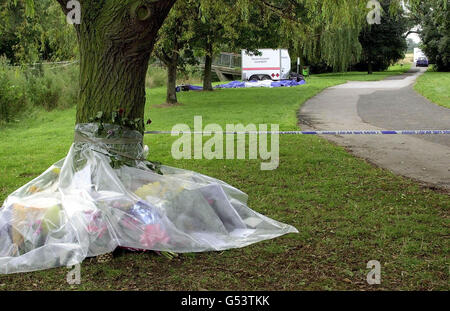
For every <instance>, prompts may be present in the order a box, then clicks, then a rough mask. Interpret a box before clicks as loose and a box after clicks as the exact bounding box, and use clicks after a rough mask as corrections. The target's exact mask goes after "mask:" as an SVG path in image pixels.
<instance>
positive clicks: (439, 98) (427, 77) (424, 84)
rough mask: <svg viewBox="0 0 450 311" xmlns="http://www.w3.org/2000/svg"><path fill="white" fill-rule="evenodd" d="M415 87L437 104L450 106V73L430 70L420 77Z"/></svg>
mask: <svg viewBox="0 0 450 311" xmlns="http://www.w3.org/2000/svg"><path fill="white" fill-rule="evenodd" d="M414 89H415V90H416V91H417V92H419V93H420V94H422V95H423V96H425V97H426V98H428V99H429V100H430V101H432V102H433V103H435V104H438V105H440V106H443V107H446V108H450V73H449V72H435V71H432V70H428V71H427V72H426V73H424V74H423V75H422V76H420V77H419V79H418V80H417V82H416V84H415V85H414Z"/></svg>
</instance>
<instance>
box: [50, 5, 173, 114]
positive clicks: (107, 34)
mask: <svg viewBox="0 0 450 311" xmlns="http://www.w3.org/2000/svg"><path fill="white" fill-rule="evenodd" d="M58 2H60V3H61V6H62V8H63V11H65V9H64V7H65V4H66V3H67V1H65V0H58ZM175 2H176V0H165V1H154V0H124V1H116V0H81V1H80V3H81V24H80V25H76V26H75V29H76V30H77V35H78V42H79V47H80V92H79V99H78V105H77V118H76V122H77V123H85V122H89V120H90V119H91V118H92V117H95V116H96V115H97V113H98V112H100V111H102V112H103V115H104V116H111V115H112V113H113V112H115V111H118V110H121V109H123V117H126V118H128V119H130V120H134V119H137V118H141V119H142V120H143V118H144V107H145V76H146V72H147V68H148V61H149V58H150V53H151V52H152V49H153V46H154V44H155V39H156V35H157V32H158V30H159V28H160V27H161V25H162V23H163V22H164V19H165V18H166V16H167V14H168V13H169V11H170V9H171V7H172V6H173V4H174V3H175Z"/></svg>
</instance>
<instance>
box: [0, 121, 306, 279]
mask: <svg viewBox="0 0 450 311" xmlns="http://www.w3.org/2000/svg"><path fill="white" fill-rule="evenodd" d="M98 130H99V129H98V125H97V124H79V125H77V127H76V131H75V142H74V144H73V145H72V147H71V148H70V151H69V153H68V155H67V157H66V158H65V159H63V160H61V161H59V162H57V163H56V164H54V165H53V166H51V167H50V168H49V169H48V170H47V171H46V172H44V173H43V174H42V175H41V176H39V177H38V178H36V179H34V180H33V181H31V182H29V183H28V184H26V185H25V186H23V187H22V188H20V189H18V190H17V191H15V192H14V193H12V194H11V195H10V196H9V197H8V198H7V199H6V201H5V202H4V204H3V207H2V208H1V209H0V273H3V274H5V273H17V272H28V271H35V270H42V269H48V268H53V267H58V266H68V265H74V264H77V263H81V262H82V261H83V260H84V259H85V258H86V257H91V256H98V255H101V254H105V253H109V252H112V251H113V250H114V249H115V248H117V247H118V246H122V247H128V248H133V249H140V250H157V251H172V252H176V253H184V252H203V251H217V250H225V249H230V248H239V247H244V246H246V245H249V244H252V243H255V242H258V241H262V240H266V239H271V238H275V237H277V236H280V235H283V234H286V233H290V232H298V231H297V230H296V229H295V228H294V227H292V226H289V225H286V224H282V223H280V222H277V221H275V220H272V219H270V218H267V217H265V216H263V215H261V214H259V213H257V212H255V211H253V210H251V209H250V208H249V207H247V205H246V204H247V195H246V194H245V193H243V192H241V191H239V190H238V189H236V188H233V187H232V186H230V185H228V184H226V183H224V182H222V181H220V180H217V179H214V178H211V177H208V176H205V175H202V174H198V173H195V172H191V171H187V170H181V169H177V168H172V167H167V166H162V167H161V172H162V173H163V175H161V174H158V173H156V172H155V171H153V170H151V169H149V168H148V164H149V162H146V161H145V160H143V158H144V157H145V154H144V149H143V146H142V143H141V142H142V135H141V134H140V133H139V132H137V131H128V130H123V129H120V128H119V127H118V126H114V125H105V128H104V129H103V132H104V133H108V135H107V136H108V137H109V138H108V137H103V138H99V137H98V136H99V135H98ZM115 136H119V137H120V138H114V137H115ZM112 154H115V155H120V156H122V157H123V158H124V159H128V160H130V159H131V160H132V162H133V166H125V165H124V166H120V167H119V168H116V169H114V168H113V166H112V165H111V158H110V156H111V155H112Z"/></svg>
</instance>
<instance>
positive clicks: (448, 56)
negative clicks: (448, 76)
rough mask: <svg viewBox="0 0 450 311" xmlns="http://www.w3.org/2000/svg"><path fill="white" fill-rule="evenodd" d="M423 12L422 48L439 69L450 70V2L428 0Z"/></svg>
mask: <svg viewBox="0 0 450 311" xmlns="http://www.w3.org/2000/svg"><path fill="white" fill-rule="evenodd" d="M421 12H422V14H420V16H421V26H422V31H421V32H420V38H421V39H422V46H421V47H422V50H423V51H424V53H425V55H426V56H427V57H428V59H429V61H430V62H431V63H432V64H434V67H435V69H436V70H437V71H450V2H449V1H446V0H442V1H437V0H431V1H427V2H426V3H424V4H423V7H422V11H421Z"/></svg>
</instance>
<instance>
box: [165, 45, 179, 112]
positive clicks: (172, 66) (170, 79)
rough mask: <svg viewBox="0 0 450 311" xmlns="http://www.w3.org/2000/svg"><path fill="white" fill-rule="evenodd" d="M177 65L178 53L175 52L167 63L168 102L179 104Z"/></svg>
mask: <svg viewBox="0 0 450 311" xmlns="http://www.w3.org/2000/svg"><path fill="white" fill-rule="evenodd" d="M177 67H178V53H177V52H175V51H174V52H173V54H172V59H171V61H170V63H169V64H167V97H166V102H167V103H168V104H172V105H174V104H177V103H178V100H177V91H176V87H177Z"/></svg>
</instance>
